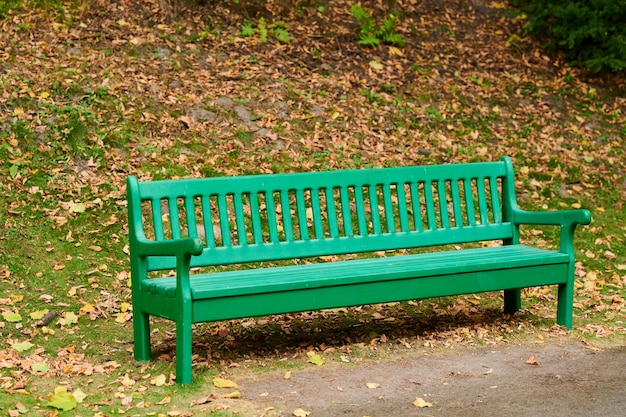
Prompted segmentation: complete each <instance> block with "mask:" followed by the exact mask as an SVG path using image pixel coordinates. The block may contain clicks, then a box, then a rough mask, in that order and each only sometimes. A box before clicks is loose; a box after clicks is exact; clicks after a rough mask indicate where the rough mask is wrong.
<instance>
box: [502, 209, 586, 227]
mask: <svg viewBox="0 0 626 417" xmlns="http://www.w3.org/2000/svg"><path fill="white" fill-rule="evenodd" d="M511 214H512V216H511V221H512V222H513V223H516V224H529V225H531V224H536V225H554V226H562V227H566V226H576V225H578V224H589V223H591V213H590V212H589V210H584V209H579V210H558V211H526V210H521V209H516V210H513V211H512V213H511Z"/></svg>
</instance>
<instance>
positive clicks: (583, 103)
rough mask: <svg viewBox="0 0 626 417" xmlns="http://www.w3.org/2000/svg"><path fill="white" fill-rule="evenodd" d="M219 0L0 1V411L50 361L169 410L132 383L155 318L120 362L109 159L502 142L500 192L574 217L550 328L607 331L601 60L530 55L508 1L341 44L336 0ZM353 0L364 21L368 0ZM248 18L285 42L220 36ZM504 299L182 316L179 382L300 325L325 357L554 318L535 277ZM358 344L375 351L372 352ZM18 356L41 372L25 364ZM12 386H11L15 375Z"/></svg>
mask: <svg viewBox="0 0 626 417" xmlns="http://www.w3.org/2000/svg"><path fill="white" fill-rule="evenodd" d="M34 3H38V4H39V7H32V6H33V4H34ZM111 3H113V4H111ZM240 3H241V4H232V3H230V2H225V3H221V2H217V4H215V3H212V4H210V5H208V6H207V7H206V8H205V9H194V10H192V11H191V12H189V13H185V12H184V11H183V14H182V15H181V17H180V18H177V17H174V18H170V19H167V18H165V17H164V16H163V13H161V12H160V11H159V10H158V9H157V8H156V2H138V1H130V2H120V1H118V2H105V1H99V0H96V1H92V2H67V3H63V2H56V1H52V0H50V1H47V2H46V1H40V2H29V3H28V4H27V6H30V7H25V8H24V9H23V10H18V11H15V10H9V7H8V6H7V4H8V3H7V2H1V3H0V14H2V15H3V16H4V19H3V20H1V21H0V26H1V34H0V42H1V45H2V48H1V49H2V51H3V52H2V53H1V54H0V60H1V62H2V77H0V109H1V111H0V114H1V115H2V116H1V119H0V158H1V159H0V160H1V161H2V163H1V165H0V178H1V180H0V191H1V194H0V195H1V197H0V223H2V224H3V226H4V227H3V228H2V229H1V231H0V245H1V248H2V250H1V251H0V294H3V295H2V296H1V297H0V310H1V311H2V313H3V316H2V317H0V334H1V335H2V336H3V342H2V343H3V344H2V345H0V371H1V378H2V379H1V380H0V382H1V383H2V385H3V388H4V389H5V390H6V391H7V392H9V393H12V394H14V395H6V396H3V399H2V400H0V408H1V409H7V410H8V409H16V408H18V405H17V403H18V402H21V403H23V404H24V405H25V407H26V408H27V409H28V410H29V411H32V412H33V413H35V414H34V415H44V414H45V413H46V412H47V411H49V410H50V409H47V408H46V406H45V405H46V403H47V401H48V394H49V393H50V392H52V391H53V389H54V387H55V386H57V385H59V384H61V383H64V382H68V381H70V378H71V382H70V383H69V388H70V389H71V390H73V389H75V388H77V387H79V386H80V387H81V388H82V389H83V391H84V392H85V393H86V394H87V395H88V397H87V399H85V403H84V405H80V406H79V408H78V411H76V413H79V412H80V410H83V411H85V410H94V411H93V413H94V414H96V413H97V412H98V410H101V411H102V412H103V413H104V414H107V413H112V412H117V411H118V410H123V413H122V414H125V413H128V414H130V413H131V412H130V411H125V410H130V409H131V408H132V407H135V408H132V413H134V414H139V415H146V414H148V413H150V412H155V410H156V411H159V412H161V411H162V410H169V409H170V408H171V407H172V406H171V405H170V406H168V405H167V404H164V405H161V406H158V405H157V404H156V403H157V402H160V401H162V402H164V403H166V402H167V397H168V396H171V395H172V393H173V392H174V390H179V387H174V388H172V387H169V386H164V387H157V386H156V384H158V383H159V382H158V381H157V380H155V381H153V382H154V384H151V380H152V378H153V377H154V376H156V375H159V374H163V375H167V379H166V380H169V375H170V372H172V370H173V368H172V367H171V363H172V360H171V359H172V358H171V356H172V354H173V351H172V349H173V345H174V342H173V334H172V328H171V326H169V325H167V324H163V325H159V326H157V327H158V328H159V332H158V333H157V334H156V335H155V339H156V341H157V349H158V351H159V352H160V355H161V357H162V360H161V361H158V362H156V363H151V364H149V365H142V366H140V365H137V364H135V363H133V361H132V360H131V356H130V353H129V351H130V350H131V347H132V345H131V344H130V342H131V338H132V336H131V324H130V320H131V317H130V315H129V314H128V307H129V305H128V302H129V295H130V289H129V287H128V273H127V271H128V265H127V261H126V255H125V254H124V246H125V239H126V238H125V220H124V218H125V201H124V185H123V182H124V179H125V177H126V176H127V175H129V174H135V175H139V176H141V177H144V178H166V177H167V178H170V177H176V176H199V175H230V174H242V173H251V172H255V173H256V172H264V173H269V172H285V171H301V170H304V171H306V170H319V169H338V168H352V167H369V166H394V165H404V164H429V163H447V162H461V161H473V160H493V159H496V158H498V157H499V156H500V155H511V156H513V157H514V158H515V163H516V166H517V168H518V170H519V177H518V181H519V182H518V186H519V192H520V195H521V202H520V203H521V204H522V205H523V206H525V207H527V208H533V209H536V208H541V207H543V208H550V209H554V208H564V207H578V206H583V207H588V208H590V209H591V210H592V211H593V214H594V223H593V224H592V226H591V227H588V228H585V229H584V230H581V231H580V232H579V233H578V235H577V248H578V251H579V256H578V258H579V260H580V267H579V270H578V274H579V276H580V281H579V282H580V286H579V289H578V291H577V295H576V297H577V298H576V302H577V304H576V306H577V309H576V312H575V315H576V317H575V330H574V332H572V334H571V335H570V336H569V337H572V338H575V339H577V338H580V339H582V340H585V341H586V343H591V344H593V345H594V346H604V345H611V344H619V343H623V341H624V336H623V332H624V280H625V274H626V272H624V270H625V269H626V251H625V249H624V240H625V236H626V229H625V227H624V224H625V220H626V216H625V215H624V208H623V201H624V197H625V186H626V184H625V183H624V179H623V172H624V165H625V163H626V156H625V155H624V138H625V136H626V115H625V114H624V107H625V102H624V98H623V97H624V96H625V84H624V78H623V77H620V76H606V77H603V78H587V77H586V76H585V75H584V74H582V73H580V72H579V71H577V70H575V69H572V68H569V67H567V66H566V64H565V63H563V62H562V60H561V59H560V57H558V56H547V55H545V52H544V51H542V50H541V49H539V48H538V47H537V44H536V43H534V42H533V41H532V40H530V39H525V38H522V37H521V35H522V29H521V27H522V25H523V23H524V21H523V19H521V18H516V17H515V16H516V14H515V12H514V11H511V10H507V9H503V8H501V7H500V6H501V4H500V3H493V4H492V5H491V6H485V5H482V4H478V3H477V4H476V5H475V6H474V7H473V8H472V7H469V6H467V5H464V4H463V3H462V2H456V1H447V2H428V3H427V4H418V5H411V6H409V5H407V6H405V7H404V8H402V12H403V13H402V18H401V19H400V25H399V27H398V28H397V29H396V30H397V32H398V33H400V34H402V35H403V36H404V37H405V38H406V40H407V45H406V47H404V48H401V49H394V48H390V47H386V46H384V47H379V48H376V49H366V48H364V47H361V46H359V45H357V44H356V42H355V38H354V33H355V30H356V24H355V23H354V21H353V20H352V18H351V16H350V14H349V12H348V9H349V6H350V5H351V4H350V3H349V2H344V1H338V2H328V3H327V2H323V1H319V0H318V1H313V2H309V3H302V4H299V5H297V6H293V4H292V3H291V2H279V1H274V2H271V1H270V2H257V1H250V2H240ZM409 3H410V2H409ZM409 3H407V4H409ZM116 4H117V5H116ZM372 4H374V2H372ZM64 5H65V6H68V7H64ZM363 5H364V6H366V7H370V6H371V4H370V3H367V2H366V3H363ZM69 6H71V7H69ZM370 10H373V15H374V17H375V18H377V19H378V20H379V21H380V20H382V19H383V18H384V16H385V14H386V13H388V12H389V11H390V9H379V8H372V9H370ZM260 17H264V19H265V21H266V24H267V25H268V27H272V26H271V25H276V24H277V23H278V22H279V21H283V22H286V23H288V24H289V26H288V29H287V30H288V31H289V33H290V35H291V43H290V44H280V43H278V42H277V41H276V40H275V38H273V37H272V35H271V33H270V36H269V39H268V41H267V42H263V39H262V38H261V36H260V35H259V34H258V33H257V34H255V35H253V36H250V37H242V36H241V35H240V29H241V27H242V23H243V22H244V21H245V20H246V19H247V20H249V21H250V22H251V23H252V25H253V26H255V27H258V26H259V24H260ZM183 18H186V19H185V20H184V19H183ZM513 35H519V37H516V36H513ZM373 61H375V62H373ZM224 98H227V99H224ZM200 110H205V111H209V112H210V113H206V112H204V113H202V112H200V113H199V111H200ZM246 111H247V112H248V113H249V116H248V115H246V113H245V112H246ZM241 114H243V115H244V116H245V117H246V118H247V119H253V120H247V119H246V120H242V118H241V116H240V115H241ZM525 232H526V236H525V238H526V239H527V240H528V241H531V242H532V243H534V244H539V245H551V244H554V239H555V234H554V232H553V231H550V230H539V229H532V230H526V231H525ZM525 301H526V302H527V304H525V307H526V309H525V311H524V312H523V313H522V314H520V315H519V316H516V317H513V318H506V317H502V316H501V315H500V314H499V312H498V311H497V310H494V309H497V308H499V305H500V304H499V303H500V301H499V299H498V297H497V295H491V294H487V295H481V296H480V297H462V298H458V299H451V300H427V301H424V302H419V303H414V304H415V305H412V304H404V305H395V306H377V307H373V308H369V309H357V310H354V311H353V310H350V311H348V312H338V313H315V314H311V315H308V314H303V315H293V316H286V317H278V318H275V319H273V320H272V321H269V322H268V321H263V320H260V321H259V320H247V321H245V320H244V321H242V322H241V323H240V322H234V323H227V324H220V325H218V326H214V327H208V326H200V327H201V328H202V329H203V330H202V331H200V330H198V332H197V333H198V335H197V336H198V337H197V346H196V351H197V353H198V354H199V355H200V356H199V357H198V360H197V363H198V366H199V368H204V367H208V368H209V369H206V370H203V371H201V372H199V374H200V379H202V378H208V377H210V376H211V375H213V373H214V372H215V370H216V369H217V370H224V369H226V366H227V365H228V364H230V363H231V362H235V363H237V364H238V365H240V366H244V367H247V366H255V365H257V364H259V363H262V364H265V362H266V361H267V360H268V359H271V358H283V359H286V358H290V361H291V362H289V363H292V365H293V362H295V363H296V364H297V363H299V364H300V366H306V365H302V364H304V363H306V355H305V354H304V350H305V349H306V348H307V347H309V346H311V347H313V348H314V349H315V350H318V351H323V352H324V351H325V352H326V354H327V355H329V357H330V358H331V360H332V358H333V353H332V352H344V351H345V349H346V347H348V348H350V347H351V349H349V350H350V351H351V352H352V354H354V355H361V356H362V357H368V355H372V354H375V355H379V354H380V352H381V351H382V352H388V354H390V355H391V354H393V353H394V352H397V351H402V350H403V349H406V348H405V346H408V345H414V344H415V343H418V344H420V345H432V346H447V345H451V344H459V343H460V344H468V345H472V344H489V343H502V342H506V341H511V340H518V339H524V338H526V337H528V335H530V337H531V338H534V337H539V338H547V337H562V336H563V332H562V330H561V329H559V328H556V327H554V326H553V317H554V306H553V301H554V295H553V292H552V291H551V290H550V289H533V290H529V291H527V293H526V297H525ZM46 309H47V310H53V309H54V310H55V311H57V312H58V317H57V318H55V319H54V320H53V321H52V322H51V323H50V324H49V325H48V326H47V327H46V328H41V327H35V326H34V324H35V322H36V320H37V319H36V317H38V316H37V314H35V315H34V317H35V318H33V317H31V314H32V313H39V314H42V313H43V312H44V311H45V310H46ZM9 313H19V315H20V317H21V318H20V319H19V320H18V319H17V318H16V317H15V316H11V315H10V314H9ZM75 317H76V318H77V322H75V321H76V319H75ZM388 318H389V319H390V320H385V319H388ZM311 329H313V330H314V332H313V333H314V334H313V335H312V336H311V335H309V333H310V331H311ZM517 329H521V332H520V331H519V330H517ZM381 335H384V338H383V337H381ZM381 339H382V341H381ZM26 341H28V342H30V343H32V345H33V346H32V347H30V348H29V349H27V350H25V351H24V352H21V353H18V352H17V351H16V349H15V348H14V347H11V345H16V344H17V346H20V345H19V343H23V342H26ZM261 342H263V343H261ZM372 342H373V343H374V344H377V345H379V346H383V347H385V348H386V349H380V350H379V351H377V352H378V353H373V351H372V350H371V349H368V346H369V345H370V344H371V343H372ZM405 343H406V345H405ZM336 354H337V355H338V353H336ZM294 358H295V359H294ZM42 362H43V363H45V364H46V366H47V367H48V371H47V372H43V371H39V372H36V371H34V370H33V364H35V363H42ZM280 363H281V362H276V363H275V364H273V365H272V366H282V365H280ZM37 369H40V368H37ZM40 376H44V378H40ZM126 376H128V378H126ZM131 379H132V381H133V382H131ZM135 380H136V381H135ZM20 390H25V391H27V392H28V393H29V394H30V395H25V396H17V394H15V393H18V392H20ZM197 390H198V388H197V387H195V388H194V387H192V388H184V389H183V394H185V395H183V396H180V395H179V396H178V398H179V400H177V401H179V402H178V403H177V404H176V406H177V407H179V408H185V407H186V405H188V403H189V401H191V400H189V398H192V399H197V398H198V397H199V396H201V394H202V393H201V392H199V391H197ZM180 398H182V400H181V399H180ZM147 403H150V404H149V405H148V404H147ZM138 405H139V408H137V406H138ZM141 407H143V408H141ZM204 407H209V406H204ZM216 408H217V406H215V407H213V408H210V407H209V409H210V410H213V409H216ZM85 412H88V411H85ZM36 413H39V414H36ZM72 413H74V412H68V413H67V415H74V414H72Z"/></svg>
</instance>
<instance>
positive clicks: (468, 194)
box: [463, 178, 476, 226]
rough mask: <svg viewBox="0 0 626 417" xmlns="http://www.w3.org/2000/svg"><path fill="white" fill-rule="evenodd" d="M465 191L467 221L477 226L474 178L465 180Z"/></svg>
mask: <svg viewBox="0 0 626 417" xmlns="http://www.w3.org/2000/svg"><path fill="white" fill-rule="evenodd" d="M463 191H464V194H465V209H466V210H467V222H468V224H469V225H470V226H476V211H475V210H474V191H473V190H472V179H471V178H465V179H464V180H463Z"/></svg>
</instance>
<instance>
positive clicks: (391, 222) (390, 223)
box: [382, 184, 396, 233]
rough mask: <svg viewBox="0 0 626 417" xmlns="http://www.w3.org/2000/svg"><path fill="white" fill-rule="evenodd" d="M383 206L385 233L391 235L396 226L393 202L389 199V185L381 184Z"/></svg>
mask: <svg viewBox="0 0 626 417" xmlns="http://www.w3.org/2000/svg"><path fill="white" fill-rule="evenodd" d="M382 189H383V205H384V207H385V223H386V227H387V230H386V231H387V233H393V232H395V230H396V224H395V219H394V217H395V216H394V212H393V202H392V199H391V184H383V186H382Z"/></svg>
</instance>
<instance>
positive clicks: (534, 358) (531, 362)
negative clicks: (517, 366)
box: [526, 356, 539, 366]
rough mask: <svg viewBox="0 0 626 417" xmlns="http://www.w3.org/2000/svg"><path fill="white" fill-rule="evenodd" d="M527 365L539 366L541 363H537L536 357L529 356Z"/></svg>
mask: <svg viewBox="0 0 626 417" xmlns="http://www.w3.org/2000/svg"><path fill="white" fill-rule="evenodd" d="M526 363H527V364H529V365H534V366H537V365H539V362H538V361H537V358H536V357H534V356H529V357H528V359H526Z"/></svg>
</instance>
